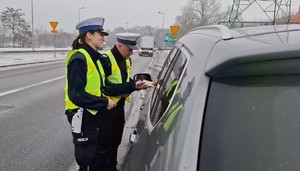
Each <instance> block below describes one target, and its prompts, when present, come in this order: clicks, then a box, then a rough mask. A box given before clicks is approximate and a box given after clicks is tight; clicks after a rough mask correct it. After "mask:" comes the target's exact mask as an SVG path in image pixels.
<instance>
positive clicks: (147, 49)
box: [139, 36, 154, 57]
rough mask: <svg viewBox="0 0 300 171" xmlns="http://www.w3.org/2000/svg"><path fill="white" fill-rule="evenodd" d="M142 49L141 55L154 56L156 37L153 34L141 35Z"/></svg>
mask: <svg viewBox="0 0 300 171" xmlns="http://www.w3.org/2000/svg"><path fill="white" fill-rule="evenodd" d="M140 47H141V50H140V52H139V56H150V57H152V56H153V49H154V37H152V36H142V37H141V45H140Z"/></svg>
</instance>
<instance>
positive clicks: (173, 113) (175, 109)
mask: <svg viewBox="0 0 300 171" xmlns="http://www.w3.org/2000/svg"><path fill="white" fill-rule="evenodd" d="M182 107H183V105H182V104H180V103H179V102H176V103H175V104H174V105H173V106H172V108H171V109H170V112H169V116H168V119H167V121H166V122H165V124H164V126H163V128H164V130H165V131H166V132H168V130H169V128H170V126H171V124H172V123H173V121H174V118H175V117H176V116H177V114H178V113H179V112H180V111H181V109H182Z"/></svg>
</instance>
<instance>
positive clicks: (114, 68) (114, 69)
mask: <svg viewBox="0 0 300 171" xmlns="http://www.w3.org/2000/svg"><path fill="white" fill-rule="evenodd" d="M105 54H106V55H107V56H108V58H109V60H110V63H111V75H110V76H108V77H107V79H108V80H109V81H110V82H111V83H115V84H118V83H122V82H123V81H122V75H121V70H120V68H119V65H118V63H117V61H116V59H115V57H114V55H113V54H112V52H111V50H108V51H106V52H105ZM125 62H126V68H127V79H126V82H129V80H130V74H131V65H130V60H129V59H126V60H125ZM106 97H107V98H110V99H112V100H113V101H114V102H115V103H118V101H119V100H120V99H121V98H122V96H106ZM126 101H127V102H129V101H130V99H129V96H127V97H126Z"/></svg>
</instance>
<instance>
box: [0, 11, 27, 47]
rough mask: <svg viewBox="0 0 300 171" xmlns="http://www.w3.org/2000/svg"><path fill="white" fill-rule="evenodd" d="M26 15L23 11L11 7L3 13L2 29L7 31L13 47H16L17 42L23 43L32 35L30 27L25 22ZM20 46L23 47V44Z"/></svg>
mask: <svg viewBox="0 0 300 171" xmlns="http://www.w3.org/2000/svg"><path fill="white" fill-rule="evenodd" d="M24 15H25V14H24V13H22V12H21V9H14V8H10V7H6V10H5V11H3V12H1V16H0V18H1V22H2V27H3V29H4V30H5V31H7V33H8V35H7V36H8V37H11V38H12V42H13V47H15V44H16V41H18V40H21V42H23V41H24V39H28V37H29V36H30V35H31V32H30V31H29V28H30V26H29V24H28V23H26V22H25V19H24V18H23V16H24ZM19 45H22V43H20V42H19Z"/></svg>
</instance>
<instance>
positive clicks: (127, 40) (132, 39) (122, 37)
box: [116, 33, 141, 50]
mask: <svg viewBox="0 0 300 171" xmlns="http://www.w3.org/2000/svg"><path fill="white" fill-rule="evenodd" d="M116 36H117V41H118V42H119V43H122V44H124V45H126V46H127V47H129V48H130V49H132V50H138V49H139V47H138V46H137V39H138V38H139V37H141V35H140V34H136V33H118V34H116Z"/></svg>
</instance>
